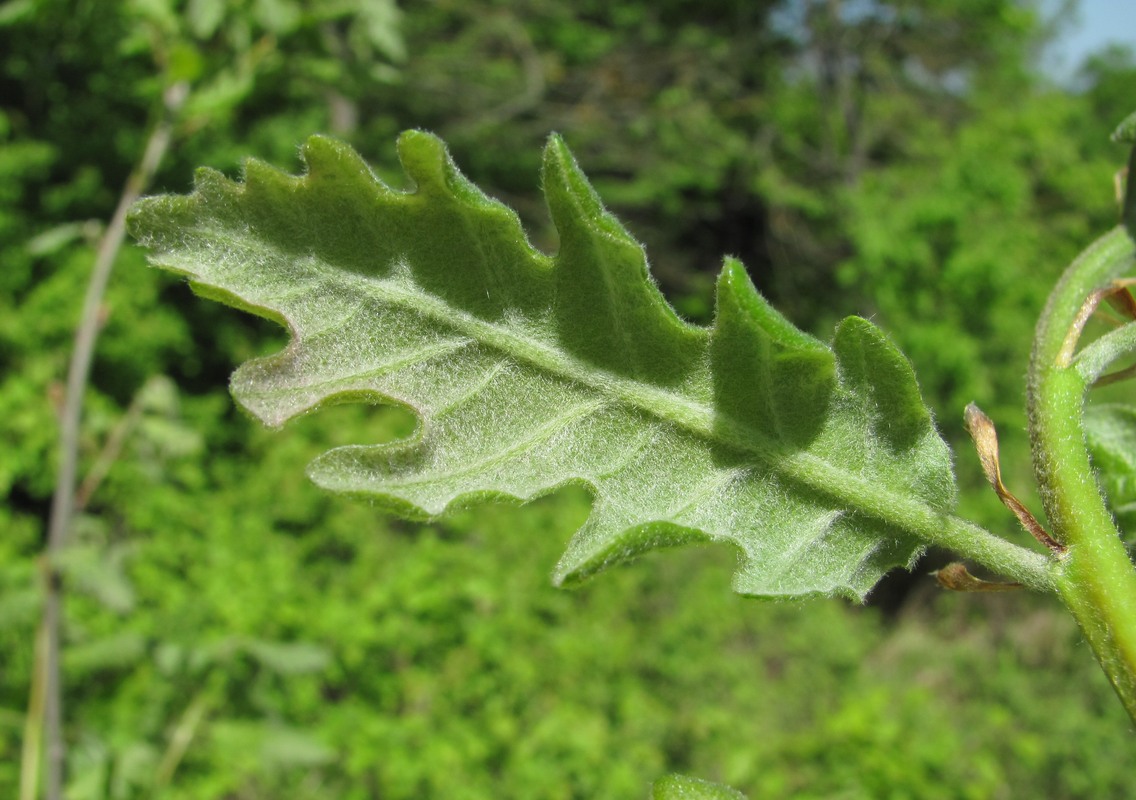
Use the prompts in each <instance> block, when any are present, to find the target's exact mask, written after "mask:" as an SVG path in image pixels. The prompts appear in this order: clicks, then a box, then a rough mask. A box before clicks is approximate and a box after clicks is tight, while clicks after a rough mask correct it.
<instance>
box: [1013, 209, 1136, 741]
mask: <svg viewBox="0 0 1136 800" xmlns="http://www.w3.org/2000/svg"><path fill="white" fill-rule="evenodd" d="M1134 253H1136V247H1134V243H1133V240H1132V238H1131V236H1130V235H1129V232H1128V231H1127V230H1126V228H1125V227H1123V226H1120V227H1117V228H1115V229H1113V230H1112V231H1110V232H1109V233H1108V234H1106V235H1105V236H1103V237H1101V238H1100V239H1099V240H1098V241H1097V242H1096V243H1095V244H1093V245H1092V246H1091V247H1090V248H1089V249H1088V250H1086V251H1085V252H1084V253H1083V254H1082V255H1081V256H1080V257H1079V258H1078V259H1077V260H1076V261H1074V262H1073V264H1072V265H1070V267H1069V269H1068V270H1067V271H1066V272H1065V275H1064V276H1062V278H1061V280H1060V281H1059V282H1058V284H1057V286H1056V287H1055V288H1054V290H1053V293H1052V294H1051V295H1050V298H1049V302H1048V304H1047V305H1046V308H1045V311H1044V312H1043V313H1042V316H1041V319H1040V321H1039V323H1038V328H1037V336H1036V339H1035V341H1034V351H1033V357H1032V359H1031V362H1030V376H1029V399H1028V403H1029V428H1030V441H1031V442H1032V445H1033V461H1034V471H1035V473H1036V475H1037V481H1038V486H1039V488H1040V490H1041V498H1042V501H1043V503H1044V505H1045V513H1046V515H1047V516H1048V518H1049V523H1050V531H1051V533H1052V534H1053V535H1054V537H1055V538H1056V539H1057V540H1058V541H1060V542H1061V543H1062V544H1064V545H1066V546H1067V548H1068V550H1067V552H1066V553H1065V554H1064V555H1063V556H1062V557H1061V558H1060V559H1059V561H1058V569H1057V581H1056V582H1057V589H1058V592H1059V593H1060V594H1061V597H1062V598H1063V599H1064V601H1065V603H1066V605H1067V606H1068V607H1069V609H1070V611H1072V613H1073V615H1074V617H1076V619H1077V622H1078V623H1079V624H1080V626H1081V629H1082V631H1083V632H1084V634H1085V638H1086V639H1087V640H1088V642H1089V645H1090V646H1091V647H1092V649H1093V653H1094V654H1095V655H1096V658H1097V660H1098V661H1099V662H1100V664H1101V666H1102V668H1103V669H1104V671H1105V673H1106V674H1107V675H1108V678H1109V680H1110V681H1111V682H1112V685H1113V688H1114V689H1115V690H1116V693H1117V694H1118V695H1119V696H1120V699H1121V701H1122V702H1123V703H1124V707H1125V708H1126V709H1127V710H1128V713H1129V715H1131V716H1132V718H1133V719H1134V720H1136V571H1134V570H1133V565H1132V562H1131V560H1130V559H1129V557H1128V553H1127V551H1126V549H1125V547H1124V544H1123V542H1122V541H1121V538H1120V533H1119V531H1117V529H1116V524H1115V523H1114V521H1113V519H1112V515H1111V514H1110V513H1109V511H1108V509H1107V508H1106V506H1105V503H1104V499H1103V497H1102V496H1101V491H1100V488H1099V487H1098V485H1097V481H1096V477H1095V475H1094V474H1093V469H1092V465H1091V463H1090V461H1089V454H1088V450H1087V449H1086V446H1085V433H1084V427H1083V410H1084V403H1085V394H1086V392H1087V391H1088V389H1089V388H1090V386H1091V383H1090V382H1088V381H1087V380H1086V376H1085V375H1084V374H1082V371H1080V370H1078V369H1077V364H1076V363H1075V361H1074V359H1073V349H1074V348H1075V346H1076V344H1077V342H1076V341H1075V338H1074V339H1073V340H1072V341H1071V340H1070V331H1072V330H1074V329H1075V328H1076V326H1077V325H1078V324H1080V323H1079V320H1078V314H1079V313H1080V311H1081V309H1082V307H1083V306H1084V302H1085V299H1086V298H1087V297H1089V296H1090V295H1091V294H1092V293H1093V292H1096V291H1098V290H1100V289H1102V288H1105V287H1107V286H1108V285H1109V284H1110V283H1111V281H1113V280H1115V279H1116V278H1117V277H1119V276H1121V275H1123V274H1124V273H1126V272H1128V271H1130V270H1132V269H1133V267H1134V266H1136V263H1134V261H1133V254H1134Z"/></svg>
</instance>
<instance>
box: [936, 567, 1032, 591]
mask: <svg viewBox="0 0 1136 800" xmlns="http://www.w3.org/2000/svg"><path fill="white" fill-rule="evenodd" d="M934 575H935V580H937V581H938V582H939V585H940V586H942V587H943V588H944V589H950V590H951V591H954V592H1010V591H1013V590H1014V589H1020V588H1022V585H1021V584H1020V583H997V582H995V581H984V580H982V579H981V578H976V577H974V576H973V575H971V574H970V570H968V569H967V568H966V565H965V564H962V563H960V562H958V561H955V562H953V563H951V564H947V565H946V566H945V567H943V568H942V569H940V570H936V571H935V573H934Z"/></svg>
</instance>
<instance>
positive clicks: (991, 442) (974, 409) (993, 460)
mask: <svg viewBox="0 0 1136 800" xmlns="http://www.w3.org/2000/svg"><path fill="white" fill-rule="evenodd" d="M966 429H967V431H968V432H969V433H970V438H971V439H973V440H974V447H975V449H976V450H978V460H979V461H980V462H982V471H983V472H984V473H985V474H986V480H988V481H989V482H990V485H991V486H992V487H993V488H994V492H995V493H996V494H997V495H998V499H999V500H1001V501H1002V505H1004V506H1005V507H1006V508H1008V509H1010V510H1011V511H1013V512H1014V516H1016V517H1017V518H1018V522H1020V523H1021V524H1022V527H1023V528H1025V529H1026V530H1027V531H1029V533H1030V535H1031V536H1033V537H1034V538H1035V539H1037V540H1038V541H1039V542H1041V543H1042V544H1043V545H1045V546H1046V547H1048V548H1049V549H1050V550H1051V551H1053V552H1054V553H1056V554H1057V555H1061V554H1063V553H1064V552H1065V546H1064V545H1063V544H1061V543H1060V542H1058V541H1057V540H1056V539H1054V538H1053V537H1052V536H1050V535H1049V534H1048V533H1047V532H1046V530H1045V528H1043V527H1041V523H1040V522H1038V521H1037V518H1036V517H1034V515H1033V514H1031V513H1030V512H1029V509H1027V508H1026V507H1025V506H1024V505H1023V504H1022V501H1021V500H1019V499H1018V498H1016V497H1015V496H1014V495H1013V494H1012V493H1011V492H1010V490H1009V489H1007V488H1006V486H1005V484H1003V483H1002V469H1001V467H1000V466H999V463H998V432H997V431H996V430H995V429H994V423H993V422H992V421H991V420H990V417H988V416H986V415H985V414H984V413H983V412H982V409H980V408H979V407H978V406H976V405H975V404H974V403H971V404H969V405H968V406H967V407H966ZM939 582H940V583H942V580H941V579H940V581H939Z"/></svg>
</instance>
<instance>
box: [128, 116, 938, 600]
mask: <svg viewBox="0 0 1136 800" xmlns="http://www.w3.org/2000/svg"><path fill="white" fill-rule="evenodd" d="M399 155H400V158H401V160H402V164H403V167H404V169H405V171H406V173H407V175H408V176H409V177H410V178H411V180H412V181H413V183H414V189H413V190H412V191H407V192H401V191H394V190H392V189H390V188H389V187H387V186H386V185H385V184H383V183H382V182H381V181H379V180H378V179H377V178H376V177H375V176H374V175H373V173H372V172H371V170H370V169H369V168H368V167H367V165H366V164H365V163H364V162H363V161H362V160H361V159H360V158H359V156H358V155H356V154H355V153H354V151H353V150H351V149H350V148H349V147H348V146H346V145H344V144H341V143H338V142H335V141H333V140H330V139H326V138H322V137H313V138H312V139H310V140H309V141H308V142H307V144H306V145H305V146H304V148H303V159H304V161H305V163H306V166H307V169H306V172H305V174H304V175H302V176H300V177H295V176H290V175H287V174H284V173H282V172H279V171H277V170H275V169H273V168H271V167H269V166H267V165H265V164H263V163H261V162H258V161H249V162H248V163H247V164H246V166H245V170H244V180H243V182H232V181H229V180H228V179H226V178H224V177H223V176H222V175H221V174H219V173H217V172H215V171H212V170H200V171H199V172H198V174H197V179H196V185H195V190H194V192H193V194H191V195H188V196H165V197H156V198H148V199H145V200H143V201H141V202H140V203H139V204H138V205H137V206H136V207H135V208H134V210H133V212H132V215H131V220H130V222H131V229H132V232H133V233H134V235H135V236H136V237H137V238H138V239H139V240H140V241H141V242H142V243H143V244H144V245H145V246H146V247H148V248H149V250H150V259H151V261H152V263H153V264H155V265H156V266H159V267H162V268H165V269H169V270H173V271H176V272H179V273H182V274H184V275H186V276H188V278H189V279H190V281H191V283H192V284H193V286H194V288H195V289H196V290H197V291H198V292H199V293H200V294H202V295H204V296H206V297H210V298H212V299H216V300H220V301H221V302H224V303H228V304H230V305H233V306H236V307H238V308H241V309H243V310H246V311H250V312H252V313H256V314H260V315H262V316H265V317H268V318H270V319H273V320H276V321H278V322H280V323H281V324H283V325H285V326H286V327H287V328H288V330H289V332H290V333H291V342H290V344H289V345H288V347H287V348H286V349H285V350H284V351H282V352H281V353H279V354H277V355H274V356H271V357H268V358H263V359H257V360H254V361H250V362H248V363H246V364H244V365H243V366H241V367H240V368H239V369H238V370H237V371H236V373H235V374H234V375H233V378H232V387H231V388H232V392H233V395H234V397H235V398H236V399H237V401H238V402H239V403H240V404H241V405H242V406H243V407H244V408H245V409H247V410H248V411H249V412H250V413H252V414H253V415H254V416H256V417H257V418H259V419H260V420H262V421H263V422H264V423H266V424H268V425H270V426H279V425H282V424H283V423H284V422H285V421H287V420H289V419H291V418H293V417H295V416H297V415H300V414H304V413H306V412H309V411H312V410H313V409H316V408H318V407H320V406H321V405H325V404H329V403H336V402H343V401H366V402H379V403H395V404H401V405H404V406H406V407H408V408H410V409H412V410H413V411H414V412H415V413H416V414H417V415H418V418H419V420H420V424H419V426H418V429H417V431H416V433H415V434H414V435H413V436H412V437H411V438H409V439H407V440H403V441H400V442H396V443H394V444H386V445H367V444H360V445H356V446H348V447H341V448H337V449H335V450H332V451H330V452H328V453H325V454H324V455H322V456H320V457H319V458H318V459H316V460H315V461H314V462H313V463H312V465H311V466H310V468H309V474H310V476H311V478H312V479H313V480H314V481H315V482H316V483H317V484H319V485H320V486H322V487H325V488H327V489H330V490H334V491H339V492H346V493H349V494H354V495H364V496H367V497H370V498H373V499H375V500H376V501H377V502H379V503H380V504H382V505H383V506H385V507H387V508H389V509H391V510H393V511H395V512H397V513H400V514H403V515H405V516H410V517H432V516H436V515H440V514H443V513H444V512H445V511H446V510H447V508H449V507H451V506H453V505H454V504H455V503H456V502H458V501H461V503H462V504H463V505H464V504H466V503H467V502H468V501H470V500H480V499H493V498H497V499H501V498H515V499H519V500H521V501H525V500H529V499H532V498H535V497H537V496H540V495H542V494H546V493H548V492H551V491H553V490H555V489H557V488H558V487H562V486H565V485H569V484H579V485H583V486H586V487H587V488H588V489H589V490H590V491H591V493H592V495H593V498H594V503H593V510H592V513H591V515H590V517H589V519H588V521H587V523H586V524H585V525H584V526H583V528H582V529H581V530H580V531H578V532H577V533H576V535H575V536H574V537H573V539H572V540H571V542H570V543H569V545H568V547H567V550H566V552H565V553H564V555H563V557H562V558H561V560H560V562H559V564H558V565H557V567H556V570H555V574H554V578H555V580H556V581H557V582H558V583H571V582H574V581H577V580H579V579H581V578H583V577H585V576H587V575H589V574H590V573H593V572H595V571H597V570H599V569H601V568H603V567H605V566H607V565H609V564H612V563H615V562H618V561H622V560H625V559H628V558H631V557H633V556H635V555H637V554H639V553H642V552H644V551H646V550H649V549H652V548H658V547H665V546H670V545H677V544H683V543H688V542H698V541H715V542H716V541H727V542H732V543H733V544H734V545H736V547H737V549H738V552H739V564H738V568H737V571H736V573H735V577H734V588H735V590H736V591H738V592H740V593H743V594H750V595H763V596H794V595H807V594H832V593H839V594H844V595H847V596H851V597H855V598H862V597H863V596H864V595H865V594H866V593H867V592H868V590H869V589H870V588H871V587H872V586H873V585H874V584H875V583H876V582H877V581H878V580H879V579H880V578H881V577H882V576H883V574H884V573H885V572H886V571H887V570H889V569H891V568H892V567H894V566H897V565H910V564H911V562H912V561H913V560H914V559H915V558H916V557H917V555H918V554H919V551H920V549H921V545H920V542H919V541H918V540H916V539H915V538H914V537H912V536H911V535H910V534H907V533H904V532H903V531H902V530H900V528H899V527H898V525H897V524H895V522H894V520H892V521H890V522H889V521H888V509H889V507H890V505H891V498H896V497H905V498H912V497H914V498H915V499H916V500H917V501H918V502H920V503H922V504H924V505H925V506H926V507H927V508H929V509H932V510H934V511H935V512H936V513H939V512H944V513H945V512H947V511H949V510H950V509H951V508H952V507H953V504H954V496H955V488H954V478H953V474H952V470H951V464H950V456H949V452H948V450H947V448H946V445H945V444H944V443H943V441H942V440H941V439H940V437H939V436H938V434H937V432H936V431H935V428H934V425H933V423H932V421H931V417H930V414H929V413H928V411H927V409H926V408H925V406H924V404H923V402H922V400H921V398H920V395H919V391H918V388H917V386H916V384H915V379H914V375H913V373H912V371H911V367H910V364H909V363H908V362H907V361H906V359H905V358H904V357H903V356H902V355H901V354H900V353H899V351H898V350H896V349H895V347H894V346H893V345H892V344H891V343H890V342H889V341H888V340H887V339H886V338H885V337H884V336H883V335H882V334H881V333H880V331H879V330H878V329H877V328H875V327H874V326H872V325H871V324H870V323H868V322H866V321H865V320H862V319H859V318H855V317H850V318H848V319H846V320H845V321H844V322H842V323H841V324H840V325H839V326H838V328H837V330H836V334H835V337H834V339H833V343H832V345H831V346H828V345H825V344H824V343H822V342H821V341H820V340H818V339H815V338H813V337H812V336H809V335H808V334H805V333H803V332H802V331H800V330H798V329H797V328H795V327H794V326H793V325H792V324H791V323H789V322H788V321H787V320H786V319H785V318H784V317H782V316H781V315H780V314H779V313H778V312H777V311H775V310H774V309H773V308H772V307H771V306H769V305H768V303H767V302H766V301H765V300H764V299H763V298H762V297H761V296H760V294H759V293H758V292H757V291H756V290H755V288H754V287H753V285H752V283H751V282H750V280H749V278H748V277H747V275H746V272H745V270H744V268H743V267H742V266H741V264H740V263H738V262H737V261H735V260H733V259H727V260H726V262H725V266H724V268H723V270H722V272H721V275H720V277H719V280H718V285H717V306H716V316H715V321H714V324H713V325H712V326H711V327H710V328H704V327H699V326H694V325H690V324H688V323H686V322H684V321H683V320H681V319H680V318H679V317H678V316H677V315H676V313H675V312H674V311H673V309H672V308H671V307H670V306H669V305H668V304H667V302H666V300H665V299H664V298H663V296H662V295H661V293H660V292H659V290H658V288H657V287H656V286H655V284H654V283H653V282H652V280H651V277H650V275H649V273H648V269H647V262H646V259H645V256H644V253H643V250H642V247H641V246H640V245H639V244H638V243H636V242H635V241H634V240H633V239H632V238H631V237H630V235H629V234H628V233H627V232H626V230H625V229H624V228H623V227H622V226H621V225H620V224H619V222H618V221H616V219H615V218H614V217H612V216H611V215H610V214H609V213H607V212H606V211H605V210H604V208H603V206H602V205H601V203H600V201H599V198H598V197H597V196H596V194H595V192H594V191H593V190H592V188H591V186H590V185H589V184H588V182H587V180H586V179H585V178H584V176H583V174H582V173H581V172H580V171H579V169H578V167H577V166H576V164H575V161H574V160H573V158H572V156H571V154H570V153H569V152H568V149H567V148H566V146H565V145H564V144H563V142H562V141H561V140H560V139H559V138H557V137H555V136H554V137H552V138H551V139H550V141H549V144H548V146H547V147H546V149H545V154H544V165H543V175H542V177H543V188H544V193H545V196H546V199H547V203H548V207H549V210H550V212H551V215H552V220H553V222H554V224H555V226H556V229H557V231H558V233H559V237H560V249H559V251H558V252H557V253H556V254H555V255H553V256H549V255H545V254H543V253H541V252H538V251H537V250H535V249H534V248H533V247H532V246H531V245H530V244H529V243H528V241H527V239H526V237H525V235H524V232H523V231H522V229H521V226H520V223H519V220H518V219H517V217H516V215H515V214H514V213H513V212H512V211H510V210H509V209H507V208H506V207H504V206H503V205H501V204H500V203H498V202H496V201H494V200H491V199H490V198H488V197H486V196H485V195H484V194H482V193H481V192H480V191H479V190H478V189H477V188H476V187H474V186H473V185H472V184H471V183H470V182H468V181H467V180H466V179H465V178H464V177H463V176H462V175H461V174H460V173H459V172H458V171H457V169H456V167H455V166H454V164H453V163H452V161H451V160H450V158H449V156H448V154H447V153H446V150H445V146H444V145H443V144H442V143H441V141H440V140H438V139H437V138H435V137H434V136H432V135H430V134H427V133H423V132H420V131H410V132H407V133H405V134H403V135H402V137H400V139H399ZM848 487H852V488H848ZM850 496H851V497H852V498H853V499H852V500H849V497H850Z"/></svg>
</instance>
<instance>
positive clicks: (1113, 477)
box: [1085, 403, 1136, 545]
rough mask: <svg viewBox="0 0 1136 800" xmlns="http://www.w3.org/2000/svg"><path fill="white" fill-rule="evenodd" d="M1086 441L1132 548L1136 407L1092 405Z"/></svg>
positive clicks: (1088, 411) (1135, 510)
mask: <svg viewBox="0 0 1136 800" xmlns="http://www.w3.org/2000/svg"><path fill="white" fill-rule="evenodd" d="M1085 438H1086V439H1087V441H1088V445H1089V452H1090V453H1091V454H1092V458H1093V467H1094V469H1095V470H1096V472H1097V478H1098V479H1099V481H1100V483H1101V488H1102V489H1103V490H1104V493H1105V495H1106V496H1107V497H1108V501H1109V507H1110V508H1111V509H1112V514H1113V516H1114V517H1116V522H1117V525H1118V526H1119V528H1120V529H1121V531H1123V532H1124V535H1125V540H1126V541H1127V542H1128V544H1129V545H1131V543H1132V541H1133V535H1134V534H1136V407H1134V406H1130V405H1124V404H1120V403H1099V404H1096V403H1091V404H1089V406H1088V407H1087V408H1086V409H1085Z"/></svg>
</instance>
